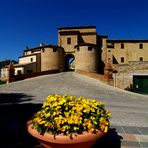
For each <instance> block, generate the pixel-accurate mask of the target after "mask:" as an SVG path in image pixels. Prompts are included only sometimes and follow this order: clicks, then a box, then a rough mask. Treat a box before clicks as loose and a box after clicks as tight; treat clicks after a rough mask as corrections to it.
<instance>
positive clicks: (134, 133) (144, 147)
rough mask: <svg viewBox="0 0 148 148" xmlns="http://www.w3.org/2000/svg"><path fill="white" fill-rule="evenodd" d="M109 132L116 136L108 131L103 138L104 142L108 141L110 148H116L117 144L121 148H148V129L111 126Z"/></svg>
mask: <svg viewBox="0 0 148 148" xmlns="http://www.w3.org/2000/svg"><path fill="white" fill-rule="evenodd" d="M111 130H114V131H116V132H117V135H114V134H113V133H112V131H109V133H108V135H106V137H104V142H105V141H106V142H108V140H109V141H110V147H111V148H118V146H119V144H120V146H119V147H121V148H148V127H128V126H111ZM107 139H108V140H107ZM114 142H115V143H116V144H115V145H114V144H113V143H114ZM117 144H118V145H117ZM102 146H103V145H102ZM104 146H105V145H104ZM108 146H109V145H108Z"/></svg>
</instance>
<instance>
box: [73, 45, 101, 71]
mask: <svg viewBox="0 0 148 148" xmlns="http://www.w3.org/2000/svg"><path fill="white" fill-rule="evenodd" d="M77 70H82V71H86V72H97V70H98V48H97V46H96V45H95V44H89V43H83V44H79V45H76V46H75V71H77Z"/></svg>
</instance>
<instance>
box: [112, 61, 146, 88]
mask: <svg viewBox="0 0 148 148" xmlns="http://www.w3.org/2000/svg"><path fill="white" fill-rule="evenodd" d="M113 69H114V70H117V73H113V79H114V86H115V87H118V88H122V89H127V90H130V89H132V86H133V75H148V62H144V61H143V62H134V61H132V62H129V64H126V65H113Z"/></svg>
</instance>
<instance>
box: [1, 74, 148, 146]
mask: <svg viewBox="0 0 148 148" xmlns="http://www.w3.org/2000/svg"><path fill="white" fill-rule="evenodd" d="M53 93H59V94H70V95H75V96H85V97H91V98H94V99H99V100H100V101H102V102H103V103H104V104H105V106H106V108H107V109H108V110H110V112H111V114H112V118H111V129H110V131H109V132H108V134H107V135H106V136H104V137H103V138H102V139H101V140H100V141H98V144H99V145H101V147H102V148H105V147H110V148H111V147H113V148H120V147H121V148H148V96H147V95H140V94H136V93H132V92H128V91H124V90H121V89H118V88H113V87H111V86H107V85H105V84H103V83H101V82H99V81H98V80H95V79H92V78H88V77H86V76H82V75H80V74H76V73H73V72H65V73H59V74H53V75H46V76H40V77H36V78H31V79H26V80H23V81H19V82H14V83H10V84H6V85H1V86H0V117H1V120H0V130H1V131H0V137H1V140H0V143H1V146H0V147H2V148H7V147H8V148H9V147H11V148H13V147H14V148H15V147H20V148H22V147H24V148H28V147H30V148H31V147H32V148H33V147H39V145H38V144H36V141H35V140H34V139H32V137H30V136H29V135H28V134H27V131H26V127H25V126H26V122H27V120H28V119H29V118H30V117H31V116H32V115H33V114H34V113H35V112H36V111H37V110H39V108H40V107H41V105H42V103H43V101H44V100H45V98H46V97H47V96H48V95H49V94H53ZM7 138H8V139H9V141H10V142H9V144H8V143H7V142H6V139H7ZM106 141H107V142H106ZM96 147H98V146H96Z"/></svg>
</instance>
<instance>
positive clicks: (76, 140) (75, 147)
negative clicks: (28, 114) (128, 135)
mask: <svg viewBox="0 0 148 148" xmlns="http://www.w3.org/2000/svg"><path fill="white" fill-rule="evenodd" d="M27 130H28V132H29V133H30V134H31V135H32V136H33V137H35V138H37V140H38V141H39V142H40V143H41V145H42V146H43V147H45V148H90V147H91V146H92V145H94V144H95V142H96V141H97V140H98V139H99V138H100V137H102V136H103V135H104V133H102V132H101V131H97V132H96V133H95V134H92V133H88V132H84V133H83V134H80V135H79V134H73V135H72V139H70V137H68V136H65V135H62V134H61V135H56V136H55V137H54V136H53V135H52V134H49V133H45V134H44V135H40V134H39V133H38V132H37V130H36V129H34V128H32V122H31V121H28V122H27Z"/></svg>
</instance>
